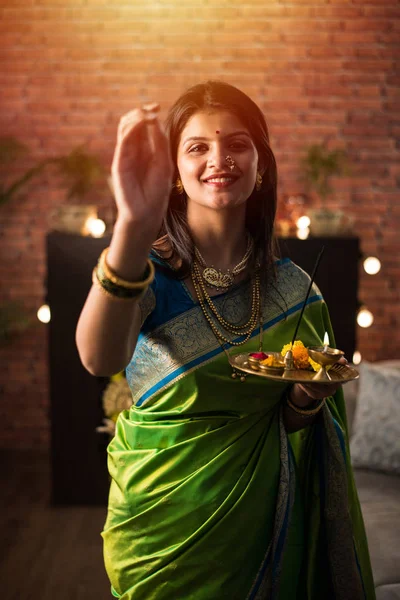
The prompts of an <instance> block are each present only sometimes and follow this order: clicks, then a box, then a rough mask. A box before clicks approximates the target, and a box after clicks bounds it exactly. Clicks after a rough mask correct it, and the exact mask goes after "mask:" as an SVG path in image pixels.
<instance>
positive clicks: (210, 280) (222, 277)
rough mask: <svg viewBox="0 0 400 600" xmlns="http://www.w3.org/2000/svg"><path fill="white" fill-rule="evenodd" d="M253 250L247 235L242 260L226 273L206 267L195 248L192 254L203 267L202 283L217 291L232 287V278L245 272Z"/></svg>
mask: <svg viewBox="0 0 400 600" xmlns="http://www.w3.org/2000/svg"><path fill="white" fill-rule="evenodd" d="M253 250H254V242H253V238H252V237H251V236H250V235H248V236H247V248H246V252H245V254H244V256H243V258H242V260H241V261H240V262H239V263H238V264H237V265H236V267H234V268H233V269H232V271H231V270H230V269H228V271H226V272H224V271H221V270H220V269H215V268H214V267H213V266H211V267H207V264H206V261H205V260H204V258H203V257H202V255H201V254H200V250H199V249H198V248H196V247H195V249H194V252H195V256H196V259H197V260H198V262H199V263H200V265H201V266H202V267H203V273H202V277H203V279H204V281H205V282H206V283H207V285H209V286H210V287H213V288H216V289H218V290H219V289H228V288H230V287H231V286H232V285H233V280H234V277H235V276H236V275H239V273H241V272H242V271H244V270H245V268H246V266H247V263H248V261H249V258H250V256H251V255H252V253H253Z"/></svg>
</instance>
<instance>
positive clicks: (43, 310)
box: [36, 304, 51, 323]
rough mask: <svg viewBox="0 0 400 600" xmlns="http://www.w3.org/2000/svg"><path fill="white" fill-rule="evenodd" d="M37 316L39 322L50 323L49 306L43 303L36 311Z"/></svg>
mask: <svg viewBox="0 0 400 600" xmlns="http://www.w3.org/2000/svg"><path fill="white" fill-rule="evenodd" d="M36 314H37V318H38V319H39V321H40V322H41V323H50V319H51V312H50V307H49V306H48V305H47V304H43V306H41V307H40V308H39V310H38V311H37V313H36Z"/></svg>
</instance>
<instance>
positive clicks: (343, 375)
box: [229, 350, 360, 385]
mask: <svg viewBox="0 0 400 600" xmlns="http://www.w3.org/2000/svg"><path fill="white" fill-rule="evenodd" d="M266 353H267V354H275V355H277V356H278V355H279V354H278V353H277V352H268V350H266ZM248 357H249V355H248V354H234V355H232V356H230V357H229V362H230V364H231V366H232V367H233V368H234V369H237V370H238V371H243V372H244V373H249V374H250V375H255V376H256V377H265V378H266V379H272V380H273V381H282V382H289V383H306V382H309V383H311V382H312V383H313V384H314V383H315V384H319V385H326V384H329V383H330V382H329V381H319V380H318V379H317V380H315V379H313V378H314V376H315V375H316V372H315V371H305V370H301V369H296V370H294V371H288V372H285V371H283V373H281V374H275V373H269V372H268V373H267V372H265V371H256V370H255V369H253V368H252V367H251V366H250V365H249V361H248ZM329 376H330V377H331V381H332V383H334V382H338V383H345V382H346V381H353V379H358V378H359V376H360V375H359V373H358V371H357V370H356V369H354V368H353V367H351V366H350V365H342V364H338V363H336V364H334V365H332V366H331V367H330V369H329Z"/></svg>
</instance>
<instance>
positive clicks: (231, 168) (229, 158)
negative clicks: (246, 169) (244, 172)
mask: <svg viewBox="0 0 400 600" xmlns="http://www.w3.org/2000/svg"><path fill="white" fill-rule="evenodd" d="M225 160H226V162H227V163H228V165H229V168H230V170H231V171H233V170H234V168H235V167H236V163H235V161H234V160H233V158H232V156H229V154H228V156H226V157H225Z"/></svg>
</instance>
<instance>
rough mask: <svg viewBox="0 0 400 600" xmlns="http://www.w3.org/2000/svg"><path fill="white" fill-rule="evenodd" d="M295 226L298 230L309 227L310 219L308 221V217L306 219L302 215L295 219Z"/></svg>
mask: <svg viewBox="0 0 400 600" xmlns="http://www.w3.org/2000/svg"><path fill="white" fill-rule="evenodd" d="M296 225H297V227H298V228H299V229H306V228H307V227H310V225H311V219H310V217H307V216H306V215H304V216H302V217H299V218H298V219H297V221H296Z"/></svg>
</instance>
